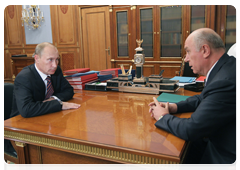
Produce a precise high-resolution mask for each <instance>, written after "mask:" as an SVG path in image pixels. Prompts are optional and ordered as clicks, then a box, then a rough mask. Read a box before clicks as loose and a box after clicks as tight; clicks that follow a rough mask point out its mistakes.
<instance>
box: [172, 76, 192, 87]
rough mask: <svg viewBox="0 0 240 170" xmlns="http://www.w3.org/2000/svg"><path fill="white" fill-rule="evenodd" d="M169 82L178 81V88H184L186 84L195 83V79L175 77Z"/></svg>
mask: <svg viewBox="0 0 240 170" xmlns="http://www.w3.org/2000/svg"><path fill="white" fill-rule="evenodd" d="M170 80H179V86H184V85H187V84H195V83H196V81H195V80H196V77H180V76H175V77H173V78H172V79H170Z"/></svg>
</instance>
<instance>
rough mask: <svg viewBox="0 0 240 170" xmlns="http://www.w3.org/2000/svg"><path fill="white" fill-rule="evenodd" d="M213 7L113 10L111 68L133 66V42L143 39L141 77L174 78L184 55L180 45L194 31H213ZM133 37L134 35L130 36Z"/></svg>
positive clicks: (138, 7) (154, 6)
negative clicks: (122, 65) (161, 74)
mask: <svg viewBox="0 0 240 170" xmlns="http://www.w3.org/2000/svg"><path fill="white" fill-rule="evenodd" d="M215 8H216V7H215V6H211V5H210V6H205V5H201V6H189V5H183V6H181V5H175V6H158V5H151V6H149V5H138V6H125V7H122V6H113V10H112V19H111V23H112V25H113V27H112V29H111V31H112V32H111V36H112V41H113V42H114V43H113V46H112V48H113V49H114V51H113V54H112V66H113V67H118V66H119V65H120V64H125V65H126V66H130V65H133V68H135V66H134V64H133V60H132V59H133V56H134V54H135V51H134V49H135V48H136V47H137V44H136V39H143V43H142V48H143V49H144V54H145V64H144V66H143V75H144V76H149V75H151V74H159V72H160V71H161V70H163V69H164V70H165V72H164V74H163V75H164V76H165V77H173V76H175V72H176V71H179V69H180V65H181V61H182V57H183V56H184V55H185V51H184V42H185V40H186V38H187V36H188V35H189V34H190V33H191V32H192V31H194V30H196V29H198V28H203V27H209V28H212V29H214V28H215V24H212V23H214V22H215ZM133 33H136V34H133Z"/></svg>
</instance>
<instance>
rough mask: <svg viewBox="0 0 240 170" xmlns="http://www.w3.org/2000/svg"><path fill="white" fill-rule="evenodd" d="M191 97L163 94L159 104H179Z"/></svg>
mask: <svg viewBox="0 0 240 170" xmlns="http://www.w3.org/2000/svg"><path fill="white" fill-rule="evenodd" d="M188 97H190V96H182V95H177V94H170V93H162V94H161V95H160V96H158V98H157V100H158V101H159V102H169V103H177V102H180V101H183V100H186V99H187V98H188Z"/></svg>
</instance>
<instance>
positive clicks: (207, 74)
mask: <svg viewBox="0 0 240 170" xmlns="http://www.w3.org/2000/svg"><path fill="white" fill-rule="evenodd" d="M217 62H218V61H216V63H215V64H213V66H212V67H211V69H210V70H209V71H208V73H207V76H206V79H205V85H206V83H207V80H208V77H209V75H210V73H211V71H212V69H213V68H214V67H215V65H216V64H217Z"/></svg>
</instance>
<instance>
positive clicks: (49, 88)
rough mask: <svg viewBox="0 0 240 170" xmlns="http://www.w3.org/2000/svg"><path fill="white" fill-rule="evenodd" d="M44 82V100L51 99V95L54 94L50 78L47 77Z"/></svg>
mask: <svg viewBox="0 0 240 170" xmlns="http://www.w3.org/2000/svg"><path fill="white" fill-rule="evenodd" d="M46 80H47V94H46V97H45V100H46V99H48V98H49V97H51V96H52V94H53V93H54V90H53V86H52V82H51V77H50V76H47V78H46Z"/></svg>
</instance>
